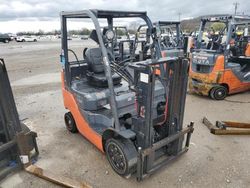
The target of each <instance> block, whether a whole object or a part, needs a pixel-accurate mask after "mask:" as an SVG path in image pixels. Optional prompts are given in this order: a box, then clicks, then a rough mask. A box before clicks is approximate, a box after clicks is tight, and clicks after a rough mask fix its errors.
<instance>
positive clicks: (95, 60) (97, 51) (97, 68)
mask: <svg viewBox="0 0 250 188" xmlns="http://www.w3.org/2000/svg"><path fill="white" fill-rule="evenodd" d="M85 55H86V61H87V63H88V67H89V70H90V71H93V72H94V73H103V72H104V65H103V57H102V51H101V48H91V49H87V51H86V53H85Z"/></svg>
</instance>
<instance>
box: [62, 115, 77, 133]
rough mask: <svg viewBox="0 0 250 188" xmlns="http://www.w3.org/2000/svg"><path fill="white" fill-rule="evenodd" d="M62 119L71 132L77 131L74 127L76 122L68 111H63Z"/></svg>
mask: <svg viewBox="0 0 250 188" xmlns="http://www.w3.org/2000/svg"><path fill="white" fill-rule="evenodd" d="M64 121H65V125H66V128H67V129H68V130H69V131H70V132H71V133H77V132H78V129H77V127H76V122H75V120H74V117H73V115H72V114H71V113H70V112H67V113H65V115H64Z"/></svg>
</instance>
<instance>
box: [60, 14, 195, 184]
mask: <svg viewBox="0 0 250 188" xmlns="http://www.w3.org/2000/svg"><path fill="white" fill-rule="evenodd" d="M126 18H133V19H136V18H139V19H140V20H143V21H144V22H145V24H146V25H147V28H148V29H147V35H148V37H150V40H147V41H145V46H146V47H147V48H145V51H144V52H143V53H145V54H147V56H143V57H141V56H140V55H139V54H137V51H136V50H134V51H132V52H130V54H127V55H126V59H125V60H122V59H121V58H116V57H121V54H124V51H123V50H124V48H119V51H118V53H120V55H119V54H117V51H115V49H114V46H116V44H115V43H116V40H115V33H114V27H113V25H114V23H115V21H116V20H118V21H119V19H126ZM76 19H78V20H79V23H80V21H83V23H84V21H85V20H86V21H88V22H89V21H91V22H92V23H93V25H94V29H93V30H92V31H91V34H90V39H92V41H93V42H95V47H93V46H90V45H89V44H86V45H87V46H85V47H87V48H85V49H79V48H78V49H72V48H71V47H70V41H68V40H67V36H68V32H67V31H68V30H69V25H70V24H68V22H69V21H70V20H76ZM100 20H106V21H107V22H106V23H107V25H105V29H103V30H101V27H100V23H99V21H100ZM83 27H84V24H83ZM61 29H62V30H61V32H62V41H61V42H62V47H61V56H60V58H61V59H60V61H61V65H62V71H61V77H62V93H63V100H64V106H65V108H66V109H67V110H68V112H67V113H66V114H65V118H64V119H65V124H66V128H67V129H68V130H69V131H70V132H72V133H77V132H80V133H81V134H82V135H83V136H84V137H85V138H87V139H88V140H89V141H90V142H92V143H93V144H94V145H95V146H96V147H97V148H98V149H99V150H101V151H102V152H104V153H106V156H107V159H108V161H109V163H110V165H111V167H112V168H113V170H114V171H115V172H116V173H117V174H119V175H121V176H123V177H129V176H130V175H132V174H134V173H136V176H137V180H138V181H140V180H142V179H143V178H145V177H147V176H148V175H150V174H152V173H153V172H155V171H156V170H157V169H159V168H161V167H163V166H165V165H166V164H168V163H170V162H171V161H173V160H174V159H176V158H177V157H178V156H180V155H181V154H183V153H184V152H186V151H187V150H188V148H189V142H190V137H191V134H192V132H193V123H190V125H188V126H187V127H186V128H184V127H183V116H184V107H185V99H186V88H187V78H188V60H187V59H185V58H184V57H181V56H180V57H173V58H170V57H165V58H162V56H161V50H160V45H159V41H158V39H159V36H157V31H156V29H155V27H154V26H153V24H152V22H151V20H150V19H149V17H148V16H147V13H146V12H138V11H132V12H131V11H109V10H108V11H107V10H82V11H71V12H61ZM83 42H84V41H83ZM83 46H84V45H83ZM77 51H80V52H83V55H82V53H81V54H80V55H79V56H77ZM139 53H140V52H139ZM72 54H73V56H72ZM128 69H130V70H132V71H128ZM157 72H158V73H159V74H157ZM185 138H186V140H185V143H184V146H183V142H184V139H185Z"/></svg>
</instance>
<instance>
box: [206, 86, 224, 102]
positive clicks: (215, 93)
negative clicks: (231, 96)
mask: <svg viewBox="0 0 250 188" xmlns="http://www.w3.org/2000/svg"><path fill="white" fill-rule="evenodd" d="M227 94H228V90H227V88H226V87H224V86H217V87H214V88H212V89H211V91H210V94H209V95H210V97H211V98H212V99H215V100H223V99H225V98H226V96H227Z"/></svg>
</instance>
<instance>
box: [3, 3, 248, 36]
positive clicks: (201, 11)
mask: <svg viewBox="0 0 250 188" xmlns="http://www.w3.org/2000/svg"><path fill="white" fill-rule="evenodd" d="M236 1H237V2H238V3H239V5H238V11H237V12H239V13H242V12H244V13H245V14H248V15H250V0H209V1H208V0H0V33H7V32H12V33H16V32H18V31H38V30H39V29H41V30H44V31H51V30H55V29H60V21H59V13H60V12H61V11H69V10H71V11H75V10H84V9H104V10H133V11H136V10H137V11H147V13H148V15H149V17H150V18H151V20H153V21H157V20H178V19H179V14H180V18H181V19H187V18H193V17H197V16H201V15H208V14H228V13H229V14H231V13H234V5H233V3H234V2H236ZM78 25H79V24H78V23H77V22H76V23H73V24H72V27H73V29H77V28H78ZM86 27H88V24H87V25H86Z"/></svg>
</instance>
